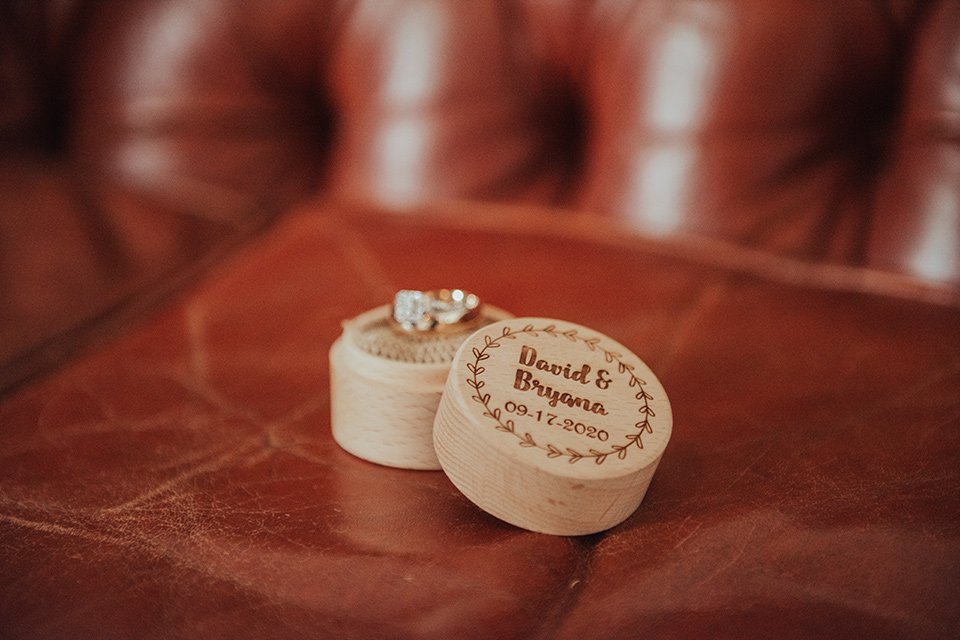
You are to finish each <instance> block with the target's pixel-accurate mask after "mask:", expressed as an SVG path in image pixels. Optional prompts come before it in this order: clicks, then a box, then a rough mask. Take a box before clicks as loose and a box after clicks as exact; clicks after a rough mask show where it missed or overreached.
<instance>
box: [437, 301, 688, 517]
mask: <svg viewBox="0 0 960 640" xmlns="http://www.w3.org/2000/svg"><path fill="white" fill-rule="evenodd" d="M672 424H673V419H672V414H671V410H670V403H669V401H668V400H667V395H666V393H665V392H664V390H663V387H662V386H661V385H660V382H659V381H658V380H657V378H656V376H655V375H654V374H653V372H652V371H651V370H650V368H649V367H647V365H645V364H644V363H643V361H641V360H640V358H638V357H637V356H636V355H634V354H633V353H631V352H630V351H629V350H628V349H626V348H625V347H624V346H623V345H621V344H619V343H617V342H615V341H614V340H612V339H610V338H608V337H607V336H605V335H603V334H601V333H597V332H596V331H593V330H591V329H588V328H586V327H582V326H579V325H576V324H572V323H569V322H563V321H560V320H550V319H547V318H513V319H509V320H504V321H501V322H497V323H495V324H492V325H490V326H488V327H485V328H483V329H480V330H479V331H477V332H476V333H474V334H473V335H471V336H470V337H469V338H468V339H467V340H466V341H465V342H464V343H463V344H462V345H461V347H460V349H459V350H458V351H457V354H456V356H455V357H454V359H453V364H452V367H451V369H450V373H449V376H448V378H447V383H446V388H445V390H444V394H443V397H442V399H441V401H440V406H439V408H438V411H437V416H436V420H435V422H434V430H433V438H434V448H435V449H436V453H437V457H438V459H439V461H440V465H441V466H442V467H443V470H444V471H445V472H446V473H447V475H448V476H449V477H450V479H451V481H452V482H453V483H454V485H456V486H457V488H458V489H460V491H462V492H463V493H464V495H466V496H467V498H469V499H470V500H471V501H472V502H474V503H475V504H476V505H477V506H479V507H481V508H482V509H484V510H485V511H487V512H489V513H490V514H492V515H494V516H496V517H498V518H500V519H502V520H505V521H507V522H509V523H511V524H514V525H517V526H519V527H523V528H525V529H529V530H532V531H539V532H542V533H550V534H556V535H582V534H588V533H595V532H597V531H603V530H604V529H608V528H610V527H612V526H614V525H616V524H618V523H620V522H622V521H623V520H625V519H626V518H627V517H628V516H629V515H630V514H632V513H633V512H634V511H635V510H636V508H637V507H638V506H639V505H640V502H641V501H642V500H643V497H644V495H645V493H646V491H647V487H648V486H649V484H650V480H651V478H652V477H653V473H654V471H655V470H656V468H657V464H658V463H659V462H660V457H661V456H662V454H663V450H664V448H665V447H666V446H667V441H668V440H669V439H670V432H671V428H672Z"/></svg>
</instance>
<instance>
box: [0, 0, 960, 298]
mask: <svg viewBox="0 0 960 640" xmlns="http://www.w3.org/2000/svg"><path fill="white" fill-rule="evenodd" d="M34 4H35V3H34ZM21 6H32V5H31V3H29V2H27V3H23V4H22V5H21ZM40 6H45V10H46V12H47V14H49V15H48V16H47V23H46V24H47V25H48V26H47V27H45V28H46V32H45V34H46V35H45V37H44V40H45V41H46V42H47V44H46V45H45V46H47V49H48V50H49V49H50V45H49V43H50V42H55V43H56V42H60V43H61V44H62V47H63V50H62V51H60V53H59V56H60V58H59V59H61V60H62V61H63V62H62V64H63V69H64V71H63V73H62V75H63V76H64V78H65V79H64V82H65V83H66V86H68V87H69V89H70V93H69V96H71V98H70V99H69V100H68V101H66V102H65V103H64V106H63V108H64V111H65V115H61V116H60V119H61V120H63V121H64V122H66V123H67V124H66V132H65V134H64V138H63V139H64V141H65V143H66V146H67V148H68V149H69V153H70V154H71V157H72V158H74V159H76V160H78V161H79V162H80V163H81V165H80V166H82V167H83V169H84V171H85V172H86V175H85V178H84V184H85V185H86V186H87V188H89V189H90V191H91V193H92V196H91V197H92V200H93V201H94V202H96V203H97V204H98V207H97V209H98V210H99V211H101V212H103V213H102V215H104V216H106V217H107V218H108V219H109V223H108V225H107V226H108V227H109V228H111V229H114V230H115V232H116V233H118V234H120V235H121V236H122V237H123V238H125V239H124V240H123V241H122V242H123V243H124V244H131V245H132V246H134V247H135V249H134V251H148V252H149V251H154V252H157V253H158V255H162V254H163V252H164V251H167V250H168V249H169V247H167V246H166V245H164V242H166V243H167V244H169V245H170V246H175V245H178V244H182V243H184V242H188V240H187V238H190V237H195V236H199V237H206V236H209V235H211V234H213V235H216V234H220V233H224V232H225V230H226V232H228V233H229V232H232V230H234V229H236V228H238V227H241V228H242V227H244V226H245V225H250V224H252V222H251V221H256V220H260V219H262V218H264V217H267V216H269V215H272V214H273V213H274V212H276V211H278V210H281V209H282V208H283V207H285V206H286V205H288V204H290V203H291V202H294V201H296V200H298V199H300V198H302V197H304V196H306V195H308V194H310V193H312V192H314V191H319V192H320V193H322V194H325V195H326V196H328V197H330V198H335V199H339V200H346V201H364V202H372V203H374V204H377V205H380V206H386V207H390V208H395V209H398V210H409V209H412V208H417V207H421V206H424V205H428V204H432V203H436V202H439V201H443V200H448V199H481V200H501V201H508V202H509V201H531V202H536V203H542V204H549V205H557V206H558V207H559V208H566V209H577V210H584V211H588V212H591V213H595V214H597V215H602V216H608V217H613V218H616V219H619V220H622V221H624V222H625V223H627V224H628V225H629V226H630V227H631V228H633V229H635V230H637V231H639V232H641V233H644V234H648V235H654V236H669V237H680V238H683V237H706V238H710V239H715V240H718V241H723V242H730V243H734V244H739V245H748V246H751V247H755V248H759V249H762V250H766V251H771V252H775V253H777V254H781V255H789V256H794V257H800V258H803V259H810V260H823V261H828V262H838V263H841V264H849V265H869V266H877V267H880V268H883V269H887V270H892V271H895V272H899V273H904V274H909V275H911V276H917V277H920V278H922V279H926V280H929V281H934V282H946V283H953V284H957V283H960V98H958V96H960V3H958V2H955V1H954V0H941V1H939V2H921V1H917V2H893V1H890V2H887V1H885V0H846V1H844V2H836V1H835V0H823V1H818V0H803V1H801V2H797V1H796V0H776V1H774V0H637V1H635V2H629V1H626V0H595V1H592V2H585V1H581V2H576V1H573V0H539V1H537V0H525V1H515V2H505V1H504V2H494V1H479V0H469V1H463V2H459V1H457V2H455V1H450V0H368V1H357V2H345V1H341V2H325V3H317V2H313V1H308V0H270V1H266V0H265V1H261V2H234V1H231V0H201V1H197V0H136V1H129V2H120V1H101V2H78V1H75V2H69V1H67V2H60V3H49V4H47V5H40ZM64 16H68V17H69V19H67V18H64ZM65 23H69V24H71V25H72V28H70V29H68V28H66V27H64V26H63V25H64V24H65ZM50 25H52V26H50ZM64 33H67V34H70V36H71V37H70V38H67V37H66V36H64V35H63V34H64ZM51 34H53V35H51ZM54 36H55V37H54ZM21 39H22V38H21ZM8 68H9V65H8ZM6 75H7V76H8V77H11V78H13V77H14V76H16V74H15V73H13V72H8V73H7V74H6ZM11 86H12V85H11ZM13 93H14V94H15V93H16V92H13ZM27 93H29V92H27ZM17 95H20V94H17ZM8 103H9V104H10V105H13V104H14V103H16V105H18V106H16V108H14V107H12V106H8V109H7V114H8V115H7V120H8V124H7V126H6V127H5V129H6V130H7V131H10V130H15V129H17V126H14V125H11V124H9V122H23V121H24V118H28V116H23V115H22V114H21V115H17V114H20V113H21V112H22V111H24V109H27V110H29V109H28V108H27V107H24V105H28V104H29V100H23V99H20V100H13V99H10V100H8ZM17 109H20V111H17ZM10 114H13V115H10ZM21 129H22V127H21ZM7 137H9V136H7ZM145 212H147V213H145ZM157 212H160V213H159V214H158V213H157ZM168 228H172V229H173V231H170V230H169V229H168ZM145 229H146V231H145ZM163 238H166V240H163ZM158 247H159V248H158Z"/></svg>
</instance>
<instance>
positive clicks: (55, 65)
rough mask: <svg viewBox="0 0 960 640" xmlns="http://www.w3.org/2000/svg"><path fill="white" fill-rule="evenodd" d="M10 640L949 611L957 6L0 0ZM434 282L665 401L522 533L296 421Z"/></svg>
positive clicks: (959, 82) (2, 591) (737, 1)
mask: <svg viewBox="0 0 960 640" xmlns="http://www.w3.org/2000/svg"><path fill="white" fill-rule="evenodd" d="M0 144H2V148H0V388H2V393H3V395H2V397H0V460H2V463H0V637H3V638H168V637H178V638H179V637H183V638H220V637H223V638H240V637H258V638H259V637H269V638H301V637H304V638H317V637H343V638H366V637H370V638H374V637H375V638H388V637H396V638H451V637H460V638H474V637H476V638H486V637H490V638H526V637H533V638H593V637H597V638H635V637H657V638H673V637H676V638H695V637H729V638H741V637H764V638H767V637H785V638H786V637H789V638H794V637H798V638H802V637H864V638H867V637H869V638H906V637H912V638H957V637H960V2H956V1H955V0H932V1H930V2H925V1H915V2H912V1H909V0H902V1H900V0H843V1H842V2H839V1H837V0H822V1H820V0H637V1H635V2H634V1H628V0H594V1H592V2H588V1H582V2H576V1H572V0H540V1H537V0H517V1H501V2H494V1H489V2H485V1H484V2H482V1H479V0H476V1H474V0H462V1H460V0H458V1H454V0H367V1H366V2H348V1H346V0H343V1H333V0H331V1H329V2H312V1H308V0H257V1H253V0H250V1H228V0H130V1H125V0H114V1H86V0H19V1H17V2H7V3H3V4H2V5H0ZM443 285H454V286H464V287H468V288H471V289H472V290H475V291H477V292H478V293H479V294H480V295H481V296H482V297H483V298H484V299H486V300H488V301H490V302H492V303H494V304H496V305H498V306H501V307H504V308H507V309H509V310H511V311H512V312H514V313H516V314H518V315H536V316H546V317H556V318H562V319H565V320H570V321H573V322H578V323H581V324H585V325H587V326H590V327H593V328H595V329H597V330H600V331H603V332H604V333H606V334H607V335H610V336H611V337H613V338H614V339H616V340H618V341H620V342H622V343H624V344H626V345H627V346H629V347H630V348H631V349H632V350H634V351H635V352H636V353H637V354H638V355H639V356H640V357H641V358H643V359H644V360H645V361H646V362H647V363H648V364H649V365H650V366H651V368H652V369H653V370H654V371H656V372H657V373H658V376H659V377H660V378H661V381H662V382H663V384H664V387H665V388H666V390H667V392H668V393H669V395H670V397H671V401H672V404H673V410H674V418H675V425H674V433H673V438H672V440H671V443H670V445H669V446H668V448H667V451H666V453H665V455H664V458H663V461H662V463H661V465H660V468H659V470H658V472H657V475H656V477H655V478H654V480H653V483H652V485H651V487H650V491H649V493H648V495H647V497H646V499H645V500H644V502H643V504H642V505H641V507H640V509H639V510H638V511H637V512H636V513H635V514H634V515H633V516H632V517H631V518H629V519H628V520H627V521H626V522H624V523H623V524H622V525H619V526H617V527H615V528H613V529H611V530H610V531H608V532H605V533H602V534H596V535H593V536H586V537H581V538H563V537H554V536H545V535H540V534H535V533H530V532H526V531H523V530H520V529H516V528H514V527H511V526H510V525H507V524H505V523H502V522H500V521H498V520H496V519H494V518H492V517H490V516H487V515H486V514H484V513H483V512H482V511H480V510H478V509H477V508H475V507H474V506H473V505H472V504H471V503H469V502H468V501H467V500H466V499H465V498H463V497H462V496H461V495H460V494H459V493H458V492H457V491H456V489H455V488H454V487H453V486H452V485H451V484H450V483H449V481H448V480H447V479H446V477H445V476H444V475H443V474H442V473H440V472H413V471H402V470H396V469H388V468H386V467H379V466H376V465H372V464H368V463H366V462H363V461H361V460H359V459H356V458H354V457H352V456H350V455H349V454H347V453H345V452H344V451H342V450H340V449H339V448H338V447H337V446H336V445H335V444H334V443H333V441H332V439H331V437H330V433H329V395H328V387H329V376H328V370H327V367H328V365H327V350H328V349H329V346H330V344H331V343H332V341H333V340H334V339H335V338H336V336H337V335H338V333H339V330H340V328H339V322H340V321H341V320H343V319H344V318H348V317H351V316H353V315H356V314H357V313H360V312H361V311H364V310H366V309H368V308H371V307H373V306H376V305H379V304H384V303H386V302H388V301H389V300H390V296H391V295H392V293H393V291H395V290H397V289H399V288H402V287H412V288H422V289H427V288H433V287H435V286H443Z"/></svg>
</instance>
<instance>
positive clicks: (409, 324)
mask: <svg viewBox="0 0 960 640" xmlns="http://www.w3.org/2000/svg"><path fill="white" fill-rule="evenodd" d="M481 306H482V305H481V302H480V298H479V297H477V296H476V295H475V294H472V293H470V292H468V291H464V290H462V289H436V290H433V291H413V290H410V289H403V290H402V291H398V292H397V295H396V296H395V297H394V299H393V309H392V318H393V321H394V323H395V324H394V326H395V327H397V328H398V329H400V330H401V331H403V332H409V333H416V332H421V331H460V330H463V329H466V328H468V327H471V326H473V325H474V324H476V323H477V321H479V320H480V307H481Z"/></svg>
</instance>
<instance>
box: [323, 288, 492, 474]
mask: <svg viewBox="0 0 960 640" xmlns="http://www.w3.org/2000/svg"><path fill="white" fill-rule="evenodd" d="M484 309H485V311H484V313H485V322H486V323H489V322H493V321H496V320H501V319H503V318H508V317H510V314H509V313H507V312H505V311H503V310H501V309H497V308H495V307H490V306H489V305H487V306H485V308H484ZM469 335H470V333H469V332H465V333H463V334H452V335H451V334H445V335H435V334H428V333H425V334H422V335H404V334H399V333H396V332H394V331H392V330H391V328H390V307H389V306H383V307H378V308H376V309H373V310H371V311H368V312H366V313H363V314H361V315H359V316H357V317H356V318H354V319H352V320H349V321H347V322H345V323H344V331H343V335H341V336H340V337H339V338H338V339H337V340H336V341H335V342H334V343H333V346H332V347H331V348H330V404H331V430H332V433H333V438H334V440H335V441H336V442H337V444H339V445H340V446H341V447H342V448H343V449H345V450H346V451H348V452H350V453H352V454H353V455H355V456H357V457H359V458H363V459H364V460H368V461H370V462H375V463H377V464H382V465H386V466H390V467H398V468H402V469H420V470H436V469H440V462H439V460H438V459H437V456H436V453H435V451H434V448H433V423H434V417H435V415H436V411H437V406H438V405H439V403H440V396H441V395H442V393H443V389H444V385H445V382H446V379H447V373H448V371H449V369H450V362H451V361H452V360H453V356H454V354H455V353H456V350H457V348H458V347H459V345H460V344H461V343H462V342H463V340H465V339H466V338H467V337H468V336H469Z"/></svg>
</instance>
